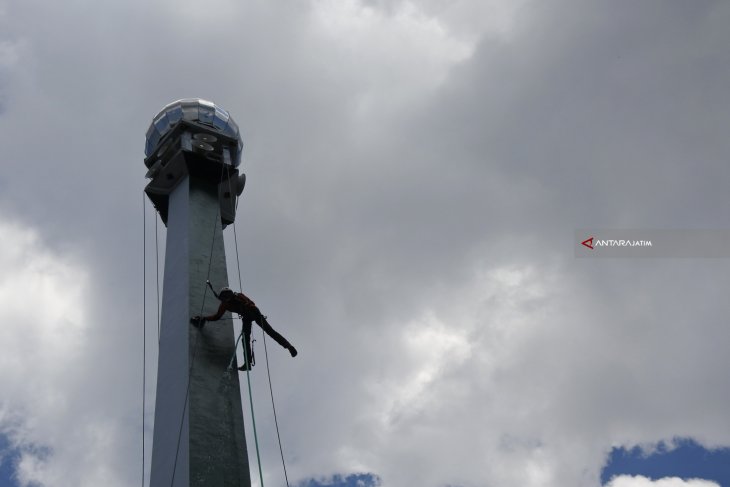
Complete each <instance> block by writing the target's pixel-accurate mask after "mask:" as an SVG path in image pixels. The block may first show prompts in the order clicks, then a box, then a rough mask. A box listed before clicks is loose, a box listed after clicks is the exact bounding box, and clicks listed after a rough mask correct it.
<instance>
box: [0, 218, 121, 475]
mask: <svg viewBox="0 0 730 487" xmlns="http://www.w3.org/2000/svg"><path fill="white" fill-rule="evenodd" d="M0 234H1V235H2V236H3V238H2V240H1V241H0V267H1V268H2V269H3V273H2V275H1V276H0V322H2V327H0V342H1V343H2V344H3V353H2V354H0V370H2V374H0V388H1V389H2V390H3V399H2V401H0V432H1V433H2V434H3V435H5V436H6V437H7V438H8V441H9V443H10V445H11V446H12V449H13V451H14V452H16V453H15V454H16V456H15V458H14V465H15V467H16V472H15V475H16V476H17V480H18V482H19V484H20V485H21V486H27V485H68V484H70V483H71V484H74V485H93V484H97V483H98V482H101V481H102V480H101V479H102V478H103V477H106V474H107V473H111V472H109V466H108V463H107V462H106V461H104V460H102V458H103V457H104V456H106V455H107V454H109V453H110V448H111V449H114V448H115V446H114V445H113V443H112V442H113V438H114V437H115V435H116V434H117V433H116V432H115V431H114V430H115V428H116V427H115V426H114V425H113V421H111V420H110V419H109V418H105V417H104V415H103V414H100V413H101V412H91V413H90V412H89V410H88V403H89V402H93V400H94V399H93V392H92V391H89V390H88V388H87V385H86V384H84V378H85V376H86V374H85V373H84V372H83V369H84V367H87V366H88V364H87V363H86V362H85V360H84V358H85V357H84V350H85V349H86V348H87V347H88V346H89V341H90V338H91V334H90V332H89V325H90V323H89V318H88V314H87V311H88V303H87V297H88V295H89V294H88V293H89V273H88V271H87V269H86V268H85V266H84V265H83V264H82V263H81V262H80V261H79V258H78V256H77V255H64V254H61V253H59V252H57V251H56V250H54V249H52V248H49V246H48V245H47V243H45V242H43V240H42V239H41V237H40V235H39V233H38V232H37V231H36V230H35V229H32V228H28V227H27V226H25V225H21V224H19V223H17V222H12V221H7V220H0ZM95 464H96V466H94V465H95ZM112 477H113V476H112ZM105 482H112V485H121V484H117V482H116V481H115V480H114V478H111V479H106V480H105Z"/></svg>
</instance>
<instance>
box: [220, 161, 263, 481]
mask: <svg viewBox="0 0 730 487" xmlns="http://www.w3.org/2000/svg"><path fill="white" fill-rule="evenodd" d="M228 194H230V195H233V194H234V193H233V186H232V184H231V173H230V170H229V171H228ZM236 207H238V196H236ZM233 239H234V240H233V242H234V244H235V248H236V266H237V269H238V289H241V290H242V289H243V281H242V280H241V259H240V258H239V257H238V235H237V234H236V222H235V221H234V222H233ZM241 335H243V323H241ZM241 342H242V343H243V340H241ZM249 346H250V345H249V344H247V343H244V344H243V361H244V364H246V383H247V384H248V402H249V405H250V406H251V424H253V439H254V443H255V444H256V463H257V464H258V467H259V480H260V481H261V487H264V473H263V471H262V470H261V452H260V450H259V435H258V432H257V431H256V416H255V414H254V411H253V393H252V392H251V364H250V363H249V362H248V352H247V350H246V349H247V347H249ZM236 348H238V345H236ZM234 353H235V349H234Z"/></svg>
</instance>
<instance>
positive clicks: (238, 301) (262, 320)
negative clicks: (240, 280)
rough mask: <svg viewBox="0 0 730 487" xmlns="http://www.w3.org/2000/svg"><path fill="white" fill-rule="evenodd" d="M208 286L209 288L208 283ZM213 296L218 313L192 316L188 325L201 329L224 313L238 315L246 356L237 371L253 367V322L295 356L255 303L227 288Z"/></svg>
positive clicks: (295, 351) (292, 348) (295, 353)
mask: <svg viewBox="0 0 730 487" xmlns="http://www.w3.org/2000/svg"><path fill="white" fill-rule="evenodd" d="M208 285H209V286H210V282H209V283H208ZM212 289H213V288H212V287H211V290H212ZM213 294H214V295H215V297H216V298H218V299H219V300H220V302H221V304H220V306H219V307H218V311H217V312H216V313H215V314H214V315H210V316H194V317H193V318H191V319H190V323H192V324H193V326H195V327H197V328H202V327H203V326H205V322H206V321H218V320H219V319H221V318H222V317H223V314H224V313H225V312H226V311H230V312H231V313H236V314H238V315H239V316H240V317H241V320H242V321H243V330H242V331H243V336H244V340H243V345H244V346H243V348H244V353H245V354H246V355H245V357H244V361H245V363H244V364H243V365H242V366H240V367H239V368H238V370H250V366H251V365H253V353H252V351H251V346H250V342H251V326H252V323H253V322H254V321H255V322H256V324H258V325H259V326H260V327H261V329H262V330H264V332H266V334H267V335H269V336H270V337H271V338H273V339H274V341H276V343H278V344H279V345H281V346H282V347H284V348H285V349H287V350H288V351H289V353H290V354H291V356H292V357H296V356H297V349H296V348H294V346H293V345H292V344H291V343H289V341H287V339H286V338H284V337H283V336H281V335H280V334H279V333H278V332H277V331H276V330H274V328H273V327H272V326H271V325H270V324H269V322H268V321H267V320H266V316H264V315H263V314H261V310H259V308H258V307H257V306H256V303H254V302H253V301H252V300H251V299H250V298H249V297H248V296H246V295H245V294H243V293H236V292H233V291H232V290H231V289H229V288H227V287H224V288H222V289H221V290H220V291H219V292H218V294H215V291H213ZM246 364H248V365H249V367H248V369H247V368H246Z"/></svg>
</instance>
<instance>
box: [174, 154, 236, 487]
mask: <svg viewBox="0 0 730 487" xmlns="http://www.w3.org/2000/svg"><path fill="white" fill-rule="evenodd" d="M223 169H224V166H223V165H221V177H220V182H221V183H222V182H223ZM219 184H220V183H219ZM219 218H220V204H217V205H216V213H215V218H214V219H213V234H212V236H211V239H210V240H211V241H210V258H209V259H208V273H207V274H206V278H205V279H206V283H205V284H204V285H203V301H202V303H201V304H200V313H199V316H202V315H203V309H204V308H205V298H206V297H207V296H208V286H207V281H209V280H210V269H211V266H212V264H213V245H214V244H215V231H216V228H217V226H218V219H219ZM199 336H200V333H196V334H195V342H194V343H193V355H192V357H191V358H190V367H189V368H188V383H187V386H186V388H185V401H184V402H183V411H182V415H181V416H180V428H179V429H178V432H177V446H176V447H175V462H174V463H173V466H172V479H170V487H172V485H173V484H174V483H175V473H176V472H177V458H178V455H179V454H180V439H181V437H182V430H183V423H184V421H185V411H186V410H187V407H188V397H189V396H190V378H191V377H192V374H193V366H194V365H195V356H196V354H197V352H198V337H199Z"/></svg>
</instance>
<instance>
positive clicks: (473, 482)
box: [0, 0, 730, 487]
mask: <svg viewBox="0 0 730 487" xmlns="http://www.w3.org/2000/svg"><path fill="white" fill-rule="evenodd" d="M728 25H730V3H727V2H722V1H704V0H700V1H692V2H686V1H679V0H677V1H669V0H667V1H642V2H633V1H628V0H626V1H622V0H619V1H608V0H605V1H597V2H584V1H579V0H575V1H567V0H565V1H564V0H552V1H549V2H546V1H534V0H533V1H530V0H521V1H496V0H443V1H437V0H427V1H422V2H410V1H398V0H392V1H388V0H382V1H378V0H360V1H358V0H321V1H318V0H311V1H300V2H284V1H278V2H275V1H265V0H246V1H232V0H208V1H206V2H188V1H180V0H176V1H171V0H165V1H157V2H145V1H140V0H130V1H126V2H111V1H99V0H72V1H65V2H55V1H40V0H0V344H2V345H1V346H2V353H0V391H2V392H0V436H2V437H4V438H5V439H4V440H3V441H4V442H9V445H10V446H9V448H8V452H10V453H8V454H12V455H15V457H14V459H15V460H14V461H15V462H16V463H15V464H14V469H15V471H16V475H17V478H16V480H17V482H18V483H19V484H20V485H21V486H28V485H40V486H43V487H56V486H61V487H63V486H71V485H73V486H79V487H86V486H89V487H90V486H98V485H105V486H107V487H117V486H119V487H121V486H125V487H126V486H130V485H140V482H141V477H140V476H141V474H140V470H141V463H142V461H141V437H142V432H141V427H142V417H141V380H142V316H143V311H142V283H143V275H142V274H143V273H142V231H143V226H142V200H143V198H142V188H143V187H144V185H145V184H146V181H145V180H144V174H145V167H144V165H143V162H142V161H143V157H144V154H143V150H144V134H145V131H146V130H147V127H148V125H149V123H150V121H151V118H152V117H153V116H154V115H155V114H156V113H157V111H158V110H160V109H161V108H162V107H163V106H164V105H165V104H167V103H169V102H171V101H173V100H176V99H179V98H184V97H202V98H206V99H209V100H212V101H214V102H216V103H217V104H219V105H221V106H222V107H224V108H225V109H227V110H229V111H230V113H231V114H232V116H233V117H234V118H235V119H236V121H237V122H238V124H239V125H240V127H241V132H242V135H243V138H244V144H245V148H244V156H243V164H242V167H243V170H244V171H245V172H246V173H247V175H248V183H247V187H246V190H245V192H244V194H243V198H242V200H241V202H240V206H239V215H238V223H237V225H238V237H239V247H240V250H241V258H242V262H241V265H242V270H243V283H244V290H245V291H246V292H247V294H249V295H250V296H251V297H252V298H253V299H254V300H255V301H256V302H257V304H258V305H259V306H260V307H261V308H262V310H263V312H264V313H265V314H267V315H268V316H269V318H270V321H271V323H272V325H273V326H274V327H275V328H276V329H277V330H279V331H281V332H282V334H284V335H285V336H286V337H287V338H289V339H290V341H291V342H292V343H293V344H294V345H295V346H296V347H297V348H298V349H299V352H300V354H299V356H298V357H296V358H294V359H292V358H291V357H289V355H288V353H286V352H285V351H283V350H281V349H279V348H278V347H276V346H275V345H274V346H273V347H269V354H270V361H271V367H272V374H273V381H274V387H275V392H276V394H277V412H278V415H279V416H278V417H279V422H280V426H281V434H282V441H283V446H284V451H285V454H286V458H287V468H288V471H289V478H290V480H292V481H294V482H297V481H302V480H305V479H309V478H327V477H329V476H331V475H334V474H343V475H347V474H351V473H372V474H374V475H377V476H378V477H380V479H381V481H382V485H383V486H384V487H402V486H424V487H431V486H433V487H443V486H446V485H458V486H464V487H472V486H474V487H476V486H487V485H495V486H522V487H538V486H540V487H542V486H555V487H585V486H598V485H600V479H599V476H600V471H601V468H602V466H603V465H604V463H605V461H606V458H607V455H608V454H609V452H610V450H611V448H612V447H616V446H626V447H628V448H631V447H633V446H635V445H642V446H644V447H646V448H647V449H648V450H651V448H652V445H656V444H657V442H660V441H662V440H670V439H671V438H673V437H677V436H679V437H691V438H694V439H695V440H697V441H698V442H700V443H701V444H702V445H704V446H705V447H708V448H712V447H718V446H723V445H724V446H727V445H730V422H728V417H727V411H728V410H730V388H728V387H727V370H728V369H730V354H728V353H727V350H728V347H729V346H730V328H728V326H727V321H728V319H727V316H728V315H729V314H730V302H729V300H728V299H727V290H728V288H729V286H730V282H729V281H730V272H729V271H730V262H728V261H727V260H721V259H714V260H713V259H624V260H618V259H616V260H614V259H610V260H598V259H576V258H575V257H574V255H573V245H574V242H573V240H574V230H575V229H576V228H585V227H594V228H595V227H597V228H601V227H605V228H705V229H712V228H730V221H728V219H729V218H730V217H729V215H730V198H728V192H727V184H728V181H729V179H728V176H730V166H729V165H728V154H730V137H728V135H727V134H728V127H729V126H730V97H728V86H730V50H728V45H730V29H728ZM148 211H149V213H148V215H147V216H148V218H147V222H148V226H147V230H148V232H147V244H148V245H147V254H148V264H149V265H154V224H153V223H152V222H153V221H154V220H153V219H152V217H153V214H152V212H151V210H148ZM159 231H160V239H161V241H164V238H163V237H164V227H162V225H160V226H159ZM229 233H230V230H227V231H226V234H228V235H227V237H226V238H229V239H230V238H231V237H232V235H230V234H229ZM229 244H230V242H229ZM232 258H233V255H232V254H231V253H229V264H234V262H233V259H232ZM150 259H152V260H150ZM233 269H234V267H231V272H235V271H234V270H233ZM148 271H149V272H148V275H147V283H148V290H149V286H152V287H153V286H154V271H153V270H150V267H149V266H148ZM231 276H232V279H231V280H232V282H233V281H234V279H235V273H233V274H231ZM148 304H149V305H150V307H149V309H148V311H149V312H148V313H147V316H148V319H151V320H152V321H154V313H155V311H154V309H153V308H154V306H155V303H154V292H150V293H148ZM155 326H156V325H155V324H152V325H151V326H150V328H149V330H148V334H147V338H148V344H150V343H154V342H155V340H156V333H157V332H156V328H155ZM257 344H260V342H257ZM151 348H152V349H151V350H148V352H149V353H148V355H147V359H148V382H147V383H148V393H149V394H148V399H149V400H153V399H154V383H155V380H154V379H155V375H154V374H155V372H156V363H155V361H156V353H155V350H154V347H151ZM259 353H260V351H259ZM253 380H254V395H255V398H256V407H257V421H258V427H259V435H260V438H261V443H262V458H263V464H264V473H265V478H264V480H265V483H266V485H283V484H284V481H283V473H282V471H281V466H280V459H279V457H278V454H279V452H278V446H277V444H276V436H275V431H274V429H273V418H272V416H271V412H270V411H271V407H270V403H269V402H268V387H267V383H266V375H265V368H264V366H263V363H259V365H258V366H257V367H256V368H255V369H254V373H253ZM244 404H246V402H244ZM245 416H246V417H247V418H248V417H249V413H248V411H245ZM153 417H154V415H153V403H150V404H149V407H148V410H147V423H146V426H147V438H148V442H147V453H148V454H149V452H150V451H151V432H152V430H151V422H152V419H153ZM247 421H248V419H247ZM250 431H251V430H250V423H247V433H248V435H249V444H251V443H250V442H251V435H250ZM1 444H3V442H0V445H1ZM250 450H251V451H253V449H252V448H250ZM251 460H252V462H254V461H255V460H254V457H253V456H251ZM147 465H148V466H149V460H148V462H147ZM252 465H253V463H252ZM256 482H258V481H257V480H256ZM663 482H664V483H662V482H652V481H651V480H648V479H644V478H640V477H623V478H619V479H616V480H615V481H614V484H613V487H650V486H651V487H685V486H693V487H700V486H702V487H705V486H708V487H709V486H715V485H716V484H712V483H708V482H704V483H702V482H699V481H683V480H680V479H675V480H672V481H669V480H667V481H663Z"/></svg>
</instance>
